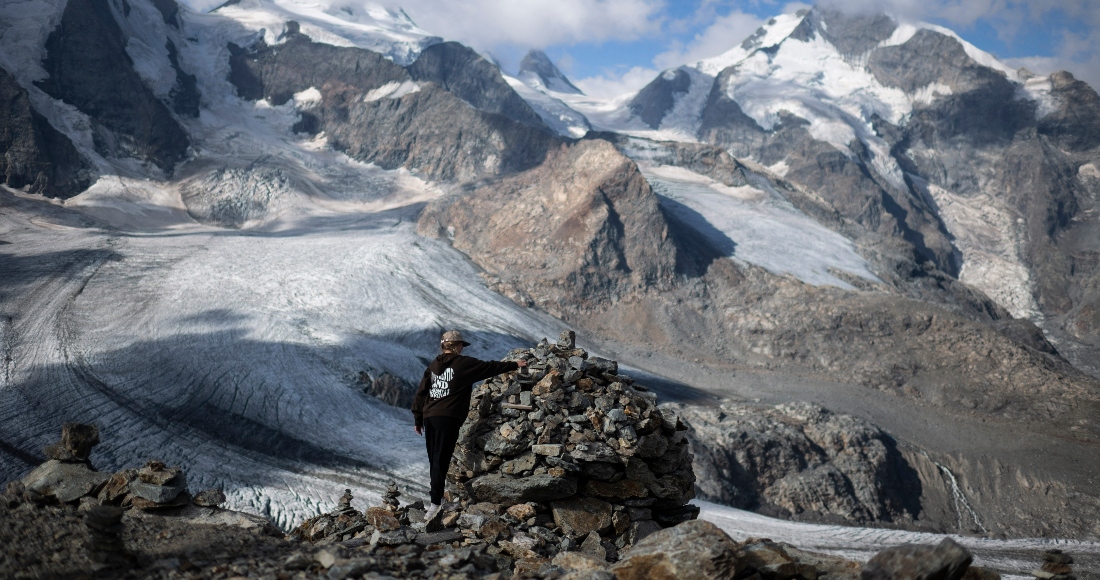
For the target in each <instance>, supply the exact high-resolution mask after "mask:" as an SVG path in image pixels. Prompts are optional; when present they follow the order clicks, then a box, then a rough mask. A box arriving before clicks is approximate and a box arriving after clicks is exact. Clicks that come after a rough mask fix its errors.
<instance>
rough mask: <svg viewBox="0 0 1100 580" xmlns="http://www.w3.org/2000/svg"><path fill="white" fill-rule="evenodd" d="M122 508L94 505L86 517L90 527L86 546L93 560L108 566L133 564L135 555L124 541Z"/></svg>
mask: <svg viewBox="0 0 1100 580" xmlns="http://www.w3.org/2000/svg"><path fill="white" fill-rule="evenodd" d="M122 514H123V510H122V508H120V507H118V506H105V505H99V506H94V507H92V508H91V509H89V510H88V512H87V515H86V516H85V517H84V525H86V526H87V527H88V538H87V540H86V541H85V543H84V545H85V548H87V550H88V555H89V557H90V558H91V560H92V561H93V562H96V563H97V564H99V565H102V566H103V567H107V568H114V567H122V566H126V565H128V564H132V563H133V560H134V557H133V555H132V554H130V553H129V552H128V551H127V550H126V546H125V545H123V543H122V536H121V534H122Z"/></svg>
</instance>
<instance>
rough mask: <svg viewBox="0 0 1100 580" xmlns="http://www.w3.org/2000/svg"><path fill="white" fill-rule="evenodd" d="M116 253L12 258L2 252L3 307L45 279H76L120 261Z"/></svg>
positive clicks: (82, 252)
mask: <svg viewBox="0 0 1100 580" xmlns="http://www.w3.org/2000/svg"><path fill="white" fill-rule="evenodd" d="M121 259H122V255H121V254H119V253H118V252H116V251H114V250H107V249H100V248H80V249H73V250H55V251H48V252H44V253H40V254H24V255H12V254H9V253H6V252H4V251H0V304H2V305H8V304H11V303H14V302H17V301H18V296H15V295H10V296H9V293H14V292H18V291H19V290H21V289H23V288H24V287H27V286H31V285H33V284H35V283H37V282H40V281H42V280H44V279H46V278H64V277H75V276H77V275H79V274H80V273H81V272H83V271H84V270H85V269H86V268H88V267H92V266H95V265H97V264H102V263H104V262H109V261H116V260H121Z"/></svg>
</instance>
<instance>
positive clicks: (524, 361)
mask: <svg viewBox="0 0 1100 580" xmlns="http://www.w3.org/2000/svg"><path fill="white" fill-rule="evenodd" d="M516 364H517V365H519V368H521V369H522V368H523V367H525V366H527V359H522V358H521V359H519V360H517V361H516Z"/></svg>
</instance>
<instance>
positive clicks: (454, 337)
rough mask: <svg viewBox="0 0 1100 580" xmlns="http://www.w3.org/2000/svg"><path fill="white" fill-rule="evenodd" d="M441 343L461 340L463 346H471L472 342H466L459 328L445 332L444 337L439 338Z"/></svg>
mask: <svg viewBox="0 0 1100 580" xmlns="http://www.w3.org/2000/svg"><path fill="white" fill-rule="evenodd" d="M439 342H440V344H442V343H444V342H461V343H462V346H470V343H468V342H466V340H465V339H463V338H462V333H461V332H459V331H457V330H448V331H447V332H444V333H443V338H441V339H439Z"/></svg>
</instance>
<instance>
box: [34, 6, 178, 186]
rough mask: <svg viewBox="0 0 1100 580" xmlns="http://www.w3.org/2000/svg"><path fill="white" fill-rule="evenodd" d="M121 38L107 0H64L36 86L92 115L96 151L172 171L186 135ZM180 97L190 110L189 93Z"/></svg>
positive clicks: (167, 171)
mask: <svg viewBox="0 0 1100 580" xmlns="http://www.w3.org/2000/svg"><path fill="white" fill-rule="evenodd" d="M126 43H127V39H126V37H125V35H124V34H123V32H122V30H121V29H120V28H119V25H118V22H116V21H115V16H114V15H113V13H112V10H111V8H110V6H109V5H108V3H107V0H88V1H86V2H69V3H68V4H67V5H66V6H65V12H64V13H63V15H62V18H61V23H60V24H59V25H58V27H57V28H56V29H54V31H53V32H52V33H50V36H49V38H48V39H47V40H46V60H45V61H43V63H42V64H43V68H45V69H46V72H47V73H49V77H48V78H46V79H45V80H43V81H41V82H39V83H38V86H39V87H40V88H41V89H42V90H43V91H45V92H46V93H47V94H48V95H50V96H52V97H54V98H57V99H61V100H62V101H65V102H66V103H69V104H71V105H73V106H75V107H76V108H77V109H79V110H80V111H81V112H83V113H85V114H87V115H88V117H90V118H91V119H92V121H93V125H94V129H95V147H96V150H97V152H99V153H100V154H101V155H104V156H105V157H136V158H138V159H140V160H143V161H147V162H150V163H153V164H155V165H156V166H158V167H160V168H161V169H162V170H164V171H165V172H166V173H171V171H172V169H173V168H174V167H175V166H176V164H177V163H179V162H180V161H182V160H183V159H184V157H185V156H186V155H187V149H188V147H189V146H190V140H189V138H188V136H187V133H186V132H185V131H184V129H183V128H182V127H181V126H180V124H179V123H178V122H177V121H176V119H175V118H174V117H172V113H171V112H170V111H169V110H168V107H166V106H165V104H164V103H162V102H161V101H160V100H159V99H157V97H156V96H155V95H154V94H153V92H152V91H151V90H150V89H149V88H148V87H147V86H145V83H144V82H143V81H142V79H141V77H140V76H139V75H138V73H137V72H136V71H135V70H134V63H133V61H132V60H131V58H130V56H129V54H127V53H126ZM173 53H174V51H173ZM182 82H183V85H181V86H184V87H185V88H184V89H183V90H184V92H187V90H188V89H186V87H187V86H190V87H191V89H193V88H194V87H193V86H191V85H192V83H193V82H194V78H193V77H191V78H190V80H188V79H183V81H182ZM181 98H182V99H183V100H181V101H178V102H179V103H181V104H180V105H179V106H180V107H181V109H180V110H181V111H184V112H187V111H190V110H191V109H192V107H191V105H190V104H189V103H188V98H190V97H181Z"/></svg>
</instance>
